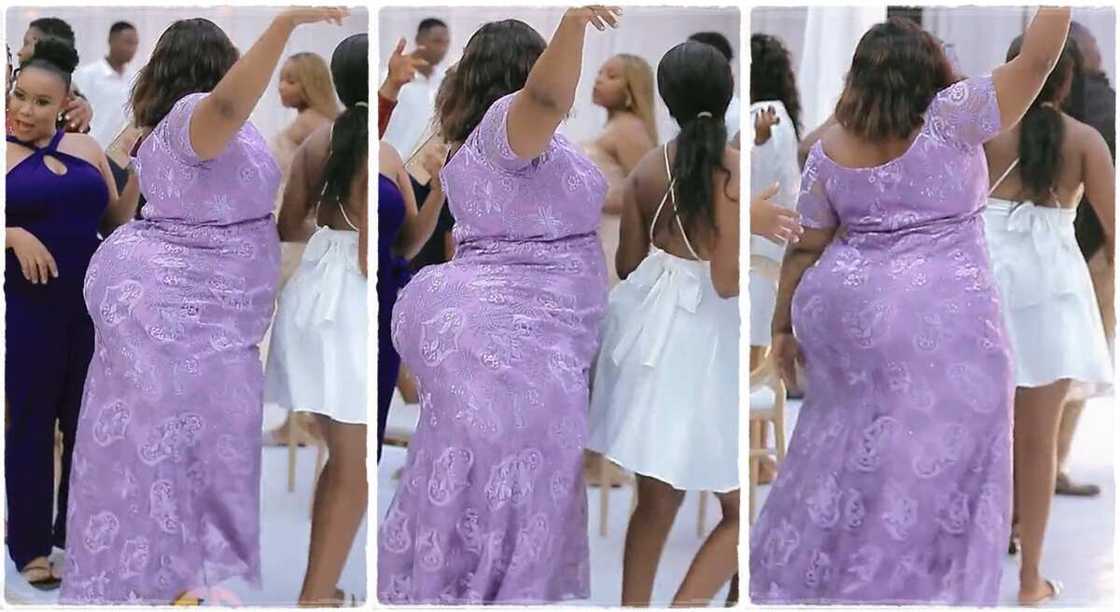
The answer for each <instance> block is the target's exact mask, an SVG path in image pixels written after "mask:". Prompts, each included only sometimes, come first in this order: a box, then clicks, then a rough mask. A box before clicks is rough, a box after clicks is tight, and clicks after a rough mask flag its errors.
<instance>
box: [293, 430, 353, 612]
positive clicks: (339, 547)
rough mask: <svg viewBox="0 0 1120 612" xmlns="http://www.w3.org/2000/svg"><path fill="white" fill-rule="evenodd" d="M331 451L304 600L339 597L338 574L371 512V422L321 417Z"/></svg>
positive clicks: (318, 490) (315, 515)
mask: <svg viewBox="0 0 1120 612" xmlns="http://www.w3.org/2000/svg"><path fill="white" fill-rule="evenodd" d="M320 423H322V427H321V430H322V431H324V432H325V435H326V440H327V449H328V451H329V455H328V457H327V463H326V465H325V466H324V467H323V473H322V475H321V476H320V477H319V483H318V485H316V487H315V504H314V507H313V508H312V516H311V546H310V550H309V552H308V556H307V573H306V574H305V575H304V577H303V588H302V589H301V590H300V594H299V603H300V604H301V605H316V604H318V605H322V604H324V603H337V598H338V588H337V584H338V578H339V576H341V575H342V568H343V567H344V566H345V565H346V557H347V556H349V554H350V548H351V547H352V546H353V544H354V536H355V535H357V533H358V527H359V526H360V525H361V523H362V518H363V517H364V516H365V513H366V504H367V503H368V498H369V486H368V483H367V482H366V426H365V425H353V424H349V423H339V422H337V421H333V420H330V419H327V418H325V417H320Z"/></svg>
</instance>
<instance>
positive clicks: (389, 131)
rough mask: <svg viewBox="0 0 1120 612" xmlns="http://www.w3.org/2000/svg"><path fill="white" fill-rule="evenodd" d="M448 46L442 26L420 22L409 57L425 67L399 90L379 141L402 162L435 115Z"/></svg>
mask: <svg viewBox="0 0 1120 612" xmlns="http://www.w3.org/2000/svg"><path fill="white" fill-rule="evenodd" d="M450 45H451V33H450V31H449V30H448V28H447V24H446V23H444V22H443V21H441V20H439V19H436V18H434V17H429V18H427V19H425V20H423V21H421V22H420V27H419V28H417V31H416V46H417V49H416V51H414V52H413V54H414V55H416V56H417V57H419V58H420V59H423V60H424V61H426V62H427V63H428V65H427V66H417V68H416V77H415V78H414V79H413V80H412V82H411V83H408V84H406V85H405V86H404V87H402V88H401V92H400V94H399V95H398V97H397V106H396V108H395V109H394V110H393V117H392V119H390V120H389V126H388V128H386V130H385V136H384V137H383V138H384V140H385V141H386V142H388V143H389V144H391V145H393V148H394V149H396V150H397V152H398V153H400V155H401V157H402V158H404V159H406V160H407V159H408V158H409V157H410V156H411V155H412V153H413V152H414V151H415V150H416V148H417V147H419V146H420V145H421V144H422V143H421V140H422V139H423V138H424V136H425V135H426V134H427V133H428V128H429V126H430V125H431V122H432V115H433V114H434V112H435V104H436V94H437V93H438V92H439V86H440V83H442V82H443V76H444V74H445V72H446V70H445V69H444V68H442V67H441V66H440V63H441V62H443V59H444V57H446V56H447V48H448V47H449V46H450ZM417 197H419V196H417Z"/></svg>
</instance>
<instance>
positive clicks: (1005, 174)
mask: <svg viewBox="0 0 1120 612" xmlns="http://www.w3.org/2000/svg"><path fill="white" fill-rule="evenodd" d="M1018 165H1019V158H1018V157H1016V158H1015V161H1013V162H1011V165H1010V166H1008V167H1007V170H1004V171H1003V174H1002V175H1000V177H999V179H997V180H996V182H995V183H992V188H991V189H989V190H988V196H989V197H990V196H991V195H992V194H993V193H995V192H996V189H999V186H1000V185H1002V184H1003V181H1004V180H1006V179H1007V177H1008V176H1011V171H1012V170H1014V169H1015V167H1016V166H1018Z"/></svg>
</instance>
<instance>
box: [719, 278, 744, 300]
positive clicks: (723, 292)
mask: <svg viewBox="0 0 1120 612" xmlns="http://www.w3.org/2000/svg"><path fill="white" fill-rule="evenodd" d="M712 286H713V287H715V290H716V295H718V296H719V297H721V298H723V299H725V300H728V299H731V298H733V297H738V296H739V279H738V278H735V279H731V280H723V279H720V278H718V277H715V278H712Z"/></svg>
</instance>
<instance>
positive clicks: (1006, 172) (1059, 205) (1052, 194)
mask: <svg viewBox="0 0 1120 612" xmlns="http://www.w3.org/2000/svg"><path fill="white" fill-rule="evenodd" d="M1018 166H1019V158H1018V157H1016V158H1015V161H1013V162H1011V164H1010V165H1009V166H1007V170H1004V171H1003V174H1001V175H1000V177H999V178H998V179H996V182H994V183H992V188H991V189H989V190H988V197H989V198H991V197H993V196H992V194H993V193H995V192H996V189H999V186H1000V185H1002V184H1003V182H1004V181H1005V180H1007V177H1009V176H1011V172H1012V171H1014V170H1015V168H1017V167H1018ZM1050 197H1052V198H1054V202H1053V204H1054V207H1055V208H1062V202H1061V200H1060V199H1058V193H1057V192H1056V191H1054V188H1053V187H1051V188H1050ZM996 199H1004V198H996Z"/></svg>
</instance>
